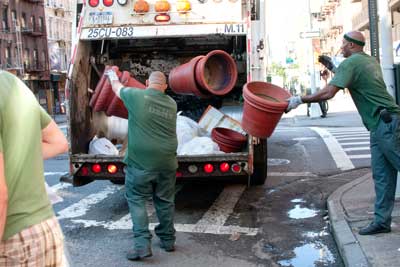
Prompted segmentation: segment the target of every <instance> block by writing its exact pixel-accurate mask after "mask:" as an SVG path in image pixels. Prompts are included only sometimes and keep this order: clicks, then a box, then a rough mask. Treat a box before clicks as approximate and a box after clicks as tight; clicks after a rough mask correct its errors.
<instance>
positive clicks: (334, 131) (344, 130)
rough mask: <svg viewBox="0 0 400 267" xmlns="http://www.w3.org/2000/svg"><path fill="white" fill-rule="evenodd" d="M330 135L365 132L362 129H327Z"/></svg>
mask: <svg viewBox="0 0 400 267" xmlns="http://www.w3.org/2000/svg"><path fill="white" fill-rule="evenodd" d="M328 131H330V132H331V133H340V132H344V133H348V132H367V130H366V129H365V128H364V127H351V128H344V129H337V128H336V129H328Z"/></svg>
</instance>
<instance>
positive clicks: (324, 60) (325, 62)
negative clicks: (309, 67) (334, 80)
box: [318, 55, 335, 71]
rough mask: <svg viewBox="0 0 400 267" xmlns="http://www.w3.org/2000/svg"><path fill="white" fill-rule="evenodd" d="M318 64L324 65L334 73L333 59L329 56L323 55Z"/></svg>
mask: <svg viewBox="0 0 400 267" xmlns="http://www.w3.org/2000/svg"><path fill="white" fill-rule="evenodd" d="M318 62H319V63H321V64H322V65H324V66H325V67H326V68H327V69H328V70H330V71H334V69H335V65H334V64H333V62H332V59H331V58H330V57H328V56H325V55H321V56H319V57H318Z"/></svg>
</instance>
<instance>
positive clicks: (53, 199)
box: [44, 182, 64, 205]
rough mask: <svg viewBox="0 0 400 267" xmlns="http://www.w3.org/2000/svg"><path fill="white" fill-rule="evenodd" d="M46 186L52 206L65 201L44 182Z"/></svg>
mask: <svg viewBox="0 0 400 267" xmlns="http://www.w3.org/2000/svg"><path fill="white" fill-rule="evenodd" d="M44 185H45V186H46V191H47V196H48V197H49V200H50V202H51V204H53V205H54V204H56V203H58V202H62V201H64V199H63V198H62V197H60V196H59V195H57V193H56V192H55V191H54V190H53V189H52V188H51V187H50V186H49V185H48V184H47V183H46V182H44Z"/></svg>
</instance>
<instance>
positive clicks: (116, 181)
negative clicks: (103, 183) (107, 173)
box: [110, 180, 125, 184]
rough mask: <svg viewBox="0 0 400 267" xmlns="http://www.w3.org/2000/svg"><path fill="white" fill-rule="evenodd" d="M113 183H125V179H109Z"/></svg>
mask: <svg viewBox="0 0 400 267" xmlns="http://www.w3.org/2000/svg"><path fill="white" fill-rule="evenodd" d="M110 182H111V183H113V184H125V180H110Z"/></svg>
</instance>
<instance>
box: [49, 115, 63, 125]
mask: <svg viewBox="0 0 400 267" xmlns="http://www.w3.org/2000/svg"><path fill="white" fill-rule="evenodd" d="M51 117H52V118H53V120H54V121H55V122H56V123H57V124H62V123H66V122H67V115H65V114H54V115H52V116H51Z"/></svg>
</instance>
